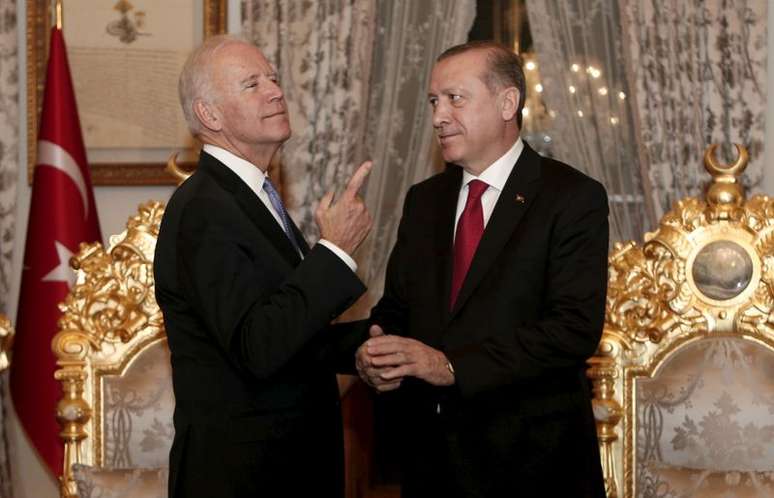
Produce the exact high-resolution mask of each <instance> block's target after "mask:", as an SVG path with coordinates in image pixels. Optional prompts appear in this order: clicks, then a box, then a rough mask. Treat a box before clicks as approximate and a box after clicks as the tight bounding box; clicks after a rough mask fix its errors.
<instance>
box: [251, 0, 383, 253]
mask: <svg viewBox="0 0 774 498" xmlns="http://www.w3.org/2000/svg"><path fill="white" fill-rule="evenodd" d="M241 7H242V33H243V35H245V36H246V37H248V38H249V39H251V40H252V41H253V42H255V43H256V45H258V46H259V47H260V48H261V50H262V51H263V52H264V54H266V56H267V57H268V58H269V59H270V60H272V61H273V62H274V64H276V66H277V70H278V71H279V75H280V80H281V82H282V88H283V90H284V92H285V98H286V99H287V102H288V109H289V112H290V119H291V127H292V129H293V136H292V137H291V139H290V140H289V141H288V142H287V143H286V144H285V145H284V147H283V149H282V153H281V170H282V187H283V192H282V193H283V197H284V199H285V202H286V203H287V206H288V211H289V212H290V214H291V215H292V216H293V219H294V220H295V221H296V223H298V225H299V228H300V229H301V231H302V232H303V233H304V234H305V235H306V237H307V240H309V241H310V242H312V241H314V240H316V239H317V238H318V236H319V234H318V231H317V225H316V224H315V222H314V209H315V208H316V206H317V203H318V201H319V200H320V198H321V197H322V196H323V195H324V194H325V192H327V191H328V189H330V188H332V187H334V186H343V185H345V183H346V180H347V179H348V178H349V176H350V175H351V173H352V171H353V170H354V168H355V167H357V165H359V164H360V162H361V161H363V160H364V159H365V158H366V151H365V139H366V135H365V134H366V112H367V108H368V91H369V81H370V76H371V56H372V49H371V47H372V45H373V36H374V26H375V14H376V1H375V0H317V1H314V2H309V1H307V0H285V1H282V2H277V1H273V0H242V5H241Z"/></svg>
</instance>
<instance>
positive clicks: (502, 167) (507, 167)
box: [462, 137, 524, 192]
mask: <svg viewBox="0 0 774 498" xmlns="http://www.w3.org/2000/svg"><path fill="white" fill-rule="evenodd" d="M523 150H524V142H523V141H522V140H521V137H519V138H518V139H517V140H516V142H514V144H513V145H512V146H511V148H510V149H508V152H506V153H505V154H503V155H502V156H501V157H500V159H498V160H497V161H495V162H493V163H492V164H491V165H490V166H489V167H488V168H486V169H485V170H484V172H483V173H481V174H480V175H479V176H474V175H471V174H470V173H468V172H467V171H465V170H463V171H462V185H463V186H465V185H467V184H468V183H470V181H471V180H481V181H482V182H484V183H486V184H487V185H489V186H490V187H494V188H496V189H497V190H499V191H501V192H502V190H503V188H505V182H507V181H508V177H509V176H510V175H511V171H513V167H514V166H516V161H518V160H519V157H520V156H521V151H523Z"/></svg>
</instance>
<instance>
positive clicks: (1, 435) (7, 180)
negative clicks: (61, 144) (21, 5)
mask: <svg viewBox="0 0 774 498" xmlns="http://www.w3.org/2000/svg"><path fill="white" fill-rule="evenodd" d="M16 36H17V27H16V1H15V0H0V311H7V310H8V305H9V303H8V293H9V290H10V285H11V257H12V254H13V238H14V237H13V234H14V220H15V216H14V215H15V211H16V179H17V177H18V171H19V69H18V66H19V60H18V44H17V38H16ZM7 379H8V374H7V373H0V498H11V474H10V461H9V458H8V439H7V438H6V434H5V406H6V404H5V402H4V401H5V399H6V393H7V392H8V389H7V385H8V381H7Z"/></svg>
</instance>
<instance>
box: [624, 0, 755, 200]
mask: <svg viewBox="0 0 774 498" xmlns="http://www.w3.org/2000/svg"><path fill="white" fill-rule="evenodd" d="M766 9H767V2H763V1H760V0H681V1H676V0H642V1H640V0H637V1H635V0H622V11H623V21H624V32H625V35H626V38H625V41H624V43H625V46H626V48H627V49H628V51H629V56H630V67H631V81H632V87H633V88H634V90H635V92H634V93H635V97H636V98H634V99H632V100H633V103H635V104H636V112H637V115H638V119H639V129H640V137H641V140H642V142H643V145H644V147H645V151H646V154H647V160H648V171H649V176H650V182H651V184H652V186H653V191H652V197H653V200H654V204H655V205H656V207H657V209H658V211H657V215H660V214H661V213H663V212H664V211H666V210H668V209H669V208H670V207H671V205H672V204H673V203H674V202H675V201H676V200H678V199H680V198H681V197H684V196H686V195H692V196H700V195H702V193H703V189H704V185H705V183H706V182H707V180H708V179H709V177H708V175H707V174H706V172H705V171H704V168H703V167H702V164H703V160H702V156H703V153H704V149H705V148H706V147H707V145H709V144H711V143H719V144H722V145H723V149H724V150H723V152H724V154H725V158H724V159H725V160H726V161H733V159H734V158H735V156H736V150H735V149H734V148H733V147H731V143H733V142H736V143H741V144H742V145H744V146H746V147H747V149H748V150H749V152H750V162H749V165H748V166H747V170H746V172H745V175H744V178H743V181H744V183H745V184H746V187H747V188H748V189H751V190H753V191H756V190H758V188H759V186H760V183H761V180H762V176H763V167H764V165H763V159H764V158H763V153H764V150H763V149H764V147H763V140H764V134H765V129H766V57H767V51H766V46H767V38H766V19H767V10H766Z"/></svg>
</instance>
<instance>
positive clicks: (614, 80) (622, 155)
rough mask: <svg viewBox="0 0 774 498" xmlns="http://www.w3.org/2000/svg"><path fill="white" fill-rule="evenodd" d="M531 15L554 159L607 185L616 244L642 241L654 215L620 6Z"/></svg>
mask: <svg viewBox="0 0 774 498" xmlns="http://www.w3.org/2000/svg"><path fill="white" fill-rule="evenodd" d="M527 11H528V15H529V21H530V29H531V31H532V36H533V41H534V44H535V52H536V55H537V59H538V64H539V67H540V73H541V77H542V84H543V88H544V90H543V96H544V99H545V102H546V106H547V107H548V109H549V112H550V115H552V116H553V120H552V124H551V127H552V129H551V136H552V137H553V139H554V141H553V142H554V143H553V146H554V149H553V150H554V155H555V156H556V158H557V159H559V160H562V161H565V162H567V163H569V164H571V165H573V166H575V167H576V168H579V169H581V170H582V171H584V172H586V173H588V174H589V175H590V176H592V177H594V178H596V179H598V180H599V181H601V182H602V183H603V184H604V185H605V187H606V188H607V193H608V196H609V198H610V239H611V242H614V241H619V240H632V239H634V240H640V239H641V238H642V234H643V233H644V231H645V230H647V229H650V228H652V227H653V226H654V224H655V221H656V218H655V209H654V208H653V206H652V205H651V203H650V202H649V201H650V198H649V197H648V195H647V194H646V192H648V191H649V188H648V183H647V182H648V177H647V175H646V174H645V170H644V166H645V164H644V161H643V158H642V154H641V149H640V148H639V147H638V135H637V133H636V120H635V119H634V114H633V112H632V107H631V106H630V100H631V96H630V93H631V92H630V91H629V87H628V83H627V78H626V73H625V69H624V68H625V63H624V60H625V59H624V55H625V53H624V47H623V44H622V41H623V39H624V38H623V35H622V32H621V23H620V15H619V10H618V4H617V2H615V1H611V0H530V1H528V3H527Z"/></svg>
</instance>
